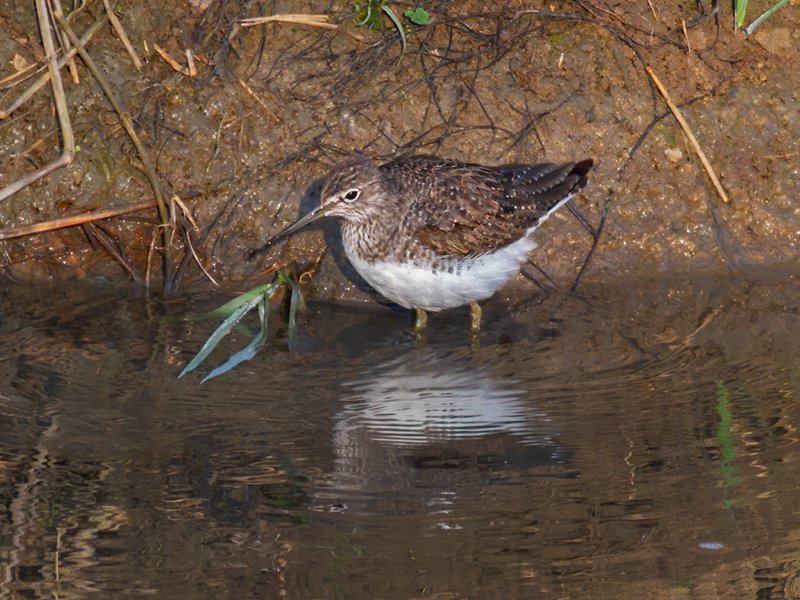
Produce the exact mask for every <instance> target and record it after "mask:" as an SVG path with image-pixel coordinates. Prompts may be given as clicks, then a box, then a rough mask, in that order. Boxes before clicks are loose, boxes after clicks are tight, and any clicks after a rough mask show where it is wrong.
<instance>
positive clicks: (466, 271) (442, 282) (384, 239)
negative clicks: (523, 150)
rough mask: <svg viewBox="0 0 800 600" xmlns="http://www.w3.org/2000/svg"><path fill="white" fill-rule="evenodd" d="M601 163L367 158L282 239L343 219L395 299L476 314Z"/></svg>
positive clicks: (375, 282) (331, 185) (365, 273)
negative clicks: (325, 220)
mask: <svg viewBox="0 0 800 600" xmlns="http://www.w3.org/2000/svg"><path fill="white" fill-rule="evenodd" d="M591 167H592V161H591V160H590V159H587V160H583V161H580V162H576V163H564V164H551V163H543V164H538V165H504V166H499V167H490V166H483V165H477V164H470V163H463V162H458V161H453V160H448V159H443V158H438V157H435V156H424V155H417V156H406V157H401V158H398V159H396V160H393V161H391V162H388V163H385V164H382V165H377V164H376V163H374V162H373V161H372V160H371V159H368V158H365V157H357V158H353V159H350V160H348V161H345V162H343V163H341V164H340V165H337V166H336V167H335V168H334V169H333V171H331V173H330V175H329V176H328V178H327V179H326V181H325V184H324V186H323V189H322V195H321V203H320V206H319V207H318V208H317V209H315V210H314V211H312V212H311V213H309V214H307V215H305V216H304V217H302V218H301V219H299V220H298V221H296V222H295V223H293V224H292V225H290V226H289V227H287V228H286V229H285V230H284V231H282V232H281V233H280V234H278V235H277V236H276V237H275V238H273V240H275V239H277V238H279V237H282V236H284V235H288V234H290V233H292V232H294V231H296V230H298V229H299V228H301V227H303V226H304V225H306V224H308V223H310V222H311V221H314V220H315V219H318V218H320V217H323V216H333V217H340V218H341V219H342V242H343V246H344V249H345V253H346V254H347V256H348V258H349V259H350V261H351V262H352V263H353V266H354V267H355V268H356V270H357V271H358V272H359V273H360V274H361V276H362V277H363V278H364V279H365V280H366V281H367V282H369V283H370V284H371V285H372V286H373V287H374V288H375V289H376V290H378V291H379V292H380V293H382V294H383V295H384V296H386V297H387V298H388V299H390V300H392V301H394V302H396V303H398V304H400V305H401V306H405V307H409V308H416V309H417V310H418V316H419V315H420V314H421V313H420V311H438V310H443V309H446V308H453V307H455V306H460V305H463V304H472V305H473V311H476V310H477V304H476V303H477V302H478V301H480V300H484V299H486V298H488V297H489V296H491V295H492V294H494V292H495V291H496V290H497V289H498V288H500V287H501V286H502V285H504V284H505V283H506V282H507V281H508V280H509V279H510V278H511V277H513V276H514V275H515V274H516V273H517V272H519V268H520V265H521V263H522V262H523V261H524V260H525V259H526V257H527V253H528V252H530V251H531V250H532V249H533V248H535V246H536V244H535V243H534V242H533V240H532V239H531V234H532V233H533V232H534V230H535V229H536V228H537V227H538V226H539V225H540V224H541V222H542V221H544V219H546V218H547V217H548V216H549V215H550V214H552V212H554V211H555V210H557V209H558V208H559V207H560V206H562V205H563V204H564V203H565V202H567V201H568V200H569V199H570V198H572V196H574V195H575V194H576V193H577V192H578V191H580V190H581V189H582V188H583V187H584V186H585V185H586V183H587V174H588V172H589V170H590V169H591ZM271 241H272V240H271ZM271 241H270V242H268V243H267V244H269V243H271ZM474 314H475V312H474ZM473 320H475V319H473ZM473 324H474V323H473Z"/></svg>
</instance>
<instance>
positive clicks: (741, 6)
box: [733, 0, 749, 31]
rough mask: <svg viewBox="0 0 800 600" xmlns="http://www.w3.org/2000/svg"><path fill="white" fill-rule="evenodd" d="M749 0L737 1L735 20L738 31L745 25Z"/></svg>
mask: <svg viewBox="0 0 800 600" xmlns="http://www.w3.org/2000/svg"><path fill="white" fill-rule="evenodd" d="M748 1H749V0H736V6H735V8H734V12H733V14H734V20H735V22H736V31H739V28H740V27H741V26H742V25H744V16H745V14H746V13H747V2H748Z"/></svg>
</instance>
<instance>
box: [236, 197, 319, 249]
mask: <svg viewBox="0 0 800 600" xmlns="http://www.w3.org/2000/svg"><path fill="white" fill-rule="evenodd" d="M327 212H328V211H327V209H326V208H325V207H324V206H321V205H320V206H318V207H317V208H315V209H314V210H312V211H311V212H310V213H307V214H305V215H303V216H302V217H300V218H299V219H297V221H295V222H294V223H292V224H291V225H289V226H288V227H286V228H285V229H284V230H282V231H281V232H279V233H277V234H275V235H274V236H272V237H271V238H270V239H268V240H267V241H266V242H265V243H264V245H263V246H261V247H260V248H256V249H255V250H253V251H252V252H250V255H249V256H248V257H247V260H252V259H253V258H255V257H256V256H258V255H259V254H261V253H262V252H265V251H266V250H267V249H268V248H269V247H270V246H272V244H274V243H275V242H277V241H279V240H281V239H283V238H285V237H287V236H289V235H292V234H293V233H294V232H295V231H298V230H299V229H302V228H303V227H305V226H306V225H308V224H309V223H312V222H313V221H316V220H317V219H320V218H322V217H324V216H325V215H326V214H327Z"/></svg>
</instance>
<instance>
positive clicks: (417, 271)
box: [345, 236, 536, 312]
mask: <svg viewBox="0 0 800 600" xmlns="http://www.w3.org/2000/svg"><path fill="white" fill-rule="evenodd" d="M535 247H536V244H535V242H534V241H533V240H532V239H531V238H530V237H529V236H525V237H523V238H522V239H520V240H517V241H516V242H514V243H513V244H509V245H508V246H505V247H503V248H500V249H498V250H495V251H494V252H491V253H488V254H483V255H480V256H477V257H474V258H470V259H464V260H453V261H451V262H449V263H447V267H448V268H446V269H439V270H435V269H433V268H432V267H431V266H430V265H427V264H424V263H422V262H412V261H409V262H400V261H396V260H384V261H375V262H369V261H366V260H362V259H360V258H359V257H358V256H356V255H355V254H354V253H352V252H351V249H350V248H348V247H347V244H345V252H346V254H347V257H348V258H349V259H350V262H351V263H352V264H353V267H355V269H356V271H358V272H359V274H360V275H361V276H362V277H363V278H364V279H365V280H366V281H367V282H368V283H369V284H370V285H371V286H372V287H374V288H375V289H376V290H377V291H378V292H380V293H381V294H383V295H384V296H385V297H386V298H388V299H389V300H391V301H392V302H396V303H397V304H399V305H400V306H403V307H405V308H421V309H423V310H427V311H433V312H436V311H440V310H444V309H447V308H455V307H457V306H463V305H465V304H469V303H470V302H475V301H480V300H485V299H486V298H489V297H490V296H491V295H492V294H494V293H495V292H496V291H497V290H498V289H500V288H501V287H503V286H504V285H505V284H506V282H508V280H509V279H511V278H512V277H514V275H516V274H517V273H518V272H519V269H520V265H521V264H522V262H523V261H525V260H526V258H527V256H528V253H529V252H530V251H531V250H533V249H534V248H535Z"/></svg>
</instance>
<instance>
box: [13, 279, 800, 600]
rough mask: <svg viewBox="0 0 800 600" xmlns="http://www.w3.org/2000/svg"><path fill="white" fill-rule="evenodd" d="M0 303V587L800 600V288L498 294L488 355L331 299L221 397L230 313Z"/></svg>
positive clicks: (456, 336) (704, 282)
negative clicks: (212, 366)
mask: <svg viewBox="0 0 800 600" xmlns="http://www.w3.org/2000/svg"><path fill="white" fill-rule="evenodd" d="M207 300H208V299H207ZM220 300H221V299H220V298H213V299H211V300H210V303H211V304H216V303H220ZM0 306H1V309H2V315H3V317H2V323H0V332H1V333H2V335H0V494H2V498H3V499H4V502H3V505H2V508H0V597H16V596H19V597H25V598H53V597H58V598H73V597H84V596H87V595H91V592H93V591H95V592H97V594H96V595H97V597H117V596H120V595H133V596H143V595H150V596H153V597H164V598H167V597H186V598H188V597H192V598H223V597H227V598H250V597H259V598H279V597H286V598H437V599H443V598H448V599H453V598H609V597H615V598H631V599H634V598H635V599H640V598H690V597H691V598H726V599H728V598H797V597H800V502H798V500H797V497H798V489H799V488H800V470H798V444H797V438H798V432H797V431H798V430H797V428H798V423H799V422H800V407H799V406H798V398H800V336H799V335H798V333H799V332H800V311H799V310H798V306H800V285H798V275H797V274H794V275H792V274H786V273H772V274H768V275H767V276H762V277H760V278H759V279H753V278H750V279H746V278H738V279H701V278H688V277H687V278H683V279H681V278H673V279H669V280H662V281H647V282H642V281H635V282H634V281H631V282H626V283H621V284H619V285H609V286H604V287H603V288H602V289H601V288H597V289H589V288H587V289H583V290H581V292H580V293H579V294H576V295H567V294H562V293H551V294H549V295H546V296H543V295H540V294H533V295H532V296H531V298H530V299H529V301H527V302H526V303H522V304H517V305H511V304H509V303H506V302H504V301H503V300H502V299H498V298H495V299H493V300H492V301H490V302H489V303H488V304H487V306H486V308H485V312H484V331H483V334H482V337H481V342H482V345H481V349H480V350H479V351H478V352H476V353H474V354H472V353H471V352H470V351H469V348H468V344H467V334H466V329H467V322H468V311H467V310H466V309H465V310H463V311H461V310H456V311H450V312H448V313H444V314H441V315H434V316H432V317H431V319H430V331H429V334H428V345H427V346H426V347H425V348H423V349H417V348H415V347H414V344H413V341H412V339H411V336H410V335H409V333H408V332H409V330H410V327H409V325H410V320H409V318H408V316H407V315H406V314H404V313H394V312H392V311H390V310H388V309H386V308H382V307H379V306H371V305H370V306H366V307H365V306H352V305H351V306H343V305H338V306H333V305H312V306H311V308H310V309H309V310H308V312H306V313H305V314H304V315H303V317H302V319H301V326H300V338H299V340H298V342H297V349H296V350H294V351H292V352H289V351H287V349H286V340H285V339H284V338H283V337H282V336H283V335H284V332H283V331H282V330H281V329H280V325H279V324H277V323H276V325H275V331H274V333H275V341H274V342H273V343H272V344H271V345H270V346H269V347H267V348H266V349H265V350H264V351H262V352H261V353H260V354H259V355H258V356H257V357H256V358H255V359H254V360H253V361H251V362H249V363H245V364H244V365H241V366H239V367H237V368H236V369H235V370H234V372H232V373H230V374H228V375H224V376H222V377H220V378H219V379H216V380H213V381H211V382H209V383H206V384H203V385H200V383H199V380H200V377H199V376H196V375H194V374H191V375H189V376H187V377H185V378H184V379H181V380H177V379H176V375H177V374H178V373H179V372H180V370H181V368H182V367H183V366H184V365H185V363H186V361H187V360H188V359H189V358H191V356H192V354H193V352H195V351H196V350H197V349H198V348H199V346H200V345H201V344H202V342H203V341H204V340H205V338H206V337H207V336H208V334H209V333H210V332H211V331H212V329H213V328H214V327H215V325H216V323H213V322H188V323H187V322H182V321H178V320H175V319H173V318H170V317H171V316H172V315H176V314H183V313H186V312H190V311H192V310H199V309H200V308H203V309H205V308H208V304H205V303H204V304H203V305H202V306H200V303H195V305H189V304H187V303H178V304H174V305H166V306H164V305H160V304H158V303H157V302H154V301H148V300H147V299H146V298H144V297H141V296H134V295H130V294H129V293H128V292H125V291H120V290H117V289H110V288H100V287H89V286H85V285H84V286H81V285H78V284H75V287H72V288H71V289H59V290H38V291H31V290H27V291H23V290H15V289H8V290H6V292H5V297H4V298H3V299H2V303H1V304H0ZM232 337H233V339H230V340H226V342H225V344H224V346H225V347H224V348H223V349H222V351H220V352H218V353H217V354H215V355H213V357H212V358H213V360H214V361H219V360H221V359H222V358H224V355H225V353H230V352H232V351H234V350H235V349H236V348H237V347H240V346H241V345H242V344H243V343H244V338H242V337H234V336H232Z"/></svg>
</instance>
